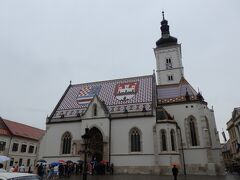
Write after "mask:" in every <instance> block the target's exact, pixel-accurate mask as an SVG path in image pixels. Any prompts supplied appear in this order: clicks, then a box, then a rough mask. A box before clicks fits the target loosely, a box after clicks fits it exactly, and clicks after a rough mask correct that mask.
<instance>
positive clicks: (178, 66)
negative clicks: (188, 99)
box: [154, 12, 183, 85]
mask: <svg viewBox="0 0 240 180" xmlns="http://www.w3.org/2000/svg"><path fill="white" fill-rule="evenodd" d="M162 16H163V20H162V21H161V28H160V29H161V32H162V35H161V38H160V39H159V40H158V41H157V42H156V48H154V53H155V57H156V65H157V67H156V72H157V84H158V85H167V84H177V83H179V81H180V80H181V78H182V77H183V66H182V53H181V44H178V42H177V38H175V37H173V36H170V32H169V25H168V21H167V20H166V19H165V17H164V12H162Z"/></svg>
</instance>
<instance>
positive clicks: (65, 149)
mask: <svg viewBox="0 0 240 180" xmlns="http://www.w3.org/2000/svg"><path fill="white" fill-rule="evenodd" d="M71 143H72V137H71V134H70V133H69V132H65V133H64V134H63V136H62V154H70V152H71Z"/></svg>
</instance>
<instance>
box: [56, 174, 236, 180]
mask: <svg viewBox="0 0 240 180" xmlns="http://www.w3.org/2000/svg"><path fill="white" fill-rule="evenodd" d="M61 179H62V180H81V179H82V176H80V175H79V176H71V178H61ZM239 179H240V176H239V175H226V176H186V177H185V176H179V177H178V180H239ZM87 180H173V177H172V176H155V175H113V176H111V175H105V176H91V175H88V176H87Z"/></svg>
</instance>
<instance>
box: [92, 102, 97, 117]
mask: <svg viewBox="0 0 240 180" xmlns="http://www.w3.org/2000/svg"><path fill="white" fill-rule="evenodd" d="M93 116H97V104H93Z"/></svg>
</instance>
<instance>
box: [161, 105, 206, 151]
mask: <svg viewBox="0 0 240 180" xmlns="http://www.w3.org/2000/svg"><path fill="white" fill-rule="evenodd" d="M186 106H188V108H186ZM191 106H193V107H191ZM164 108H165V109H166V110H167V111H168V112H169V113H170V115H171V116H174V118H175V120H176V121H177V123H178V125H179V127H180V128H181V132H182V139H183V143H184V144H186V134H185V125H184V123H185V119H186V118H188V117H189V116H190V115H193V116H194V117H195V118H196V119H197V127H198V133H199V143H200V147H203V146H204V143H205V142H204V141H203V131H202V127H201V120H202V119H201V118H202V117H201V114H200V113H199V110H198V104H196V103H189V104H176V105H171V106H164Z"/></svg>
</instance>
